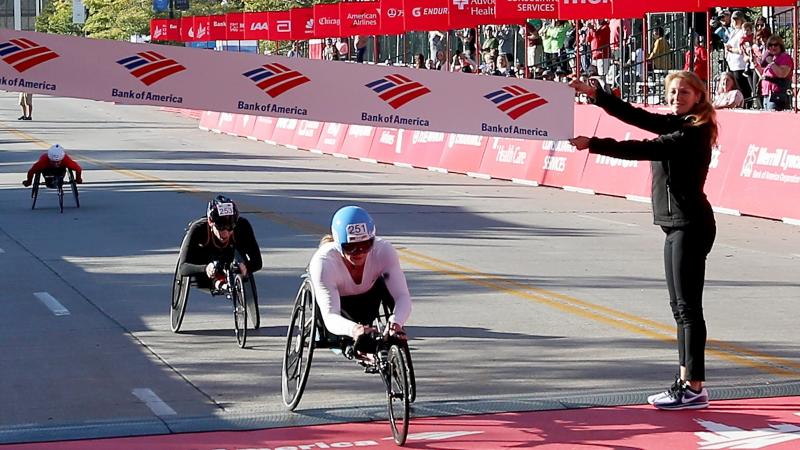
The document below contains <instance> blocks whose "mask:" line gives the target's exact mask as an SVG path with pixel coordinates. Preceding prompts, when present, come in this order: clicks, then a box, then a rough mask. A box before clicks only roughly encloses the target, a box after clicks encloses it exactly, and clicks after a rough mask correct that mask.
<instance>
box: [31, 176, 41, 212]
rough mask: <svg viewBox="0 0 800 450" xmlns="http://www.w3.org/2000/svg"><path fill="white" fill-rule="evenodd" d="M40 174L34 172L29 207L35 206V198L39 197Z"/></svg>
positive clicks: (33, 207)
mask: <svg viewBox="0 0 800 450" xmlns="http://www.w3.org/2000/svg"><path fill="white" fill-rule="evenodd" d="M41 177H42V175H41V174H38V173H37V174H36V177H35V178H34V179H33V187H31V209H35V208H36V199H38V198H39V182H40V180H41Z"/></svg>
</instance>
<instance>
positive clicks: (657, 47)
mask: <svg viewBox="0 0 800 450" xmlns="http://www.w3.org/2000/svg"><path fill="white" fill-rule="evenodd" d="M669 52H670V48H669V43H668V42H667V40H666V39H665V38H664V28H662V27H655V28H653V47H652V48H651V50H650V54H649V55H647V61H649V62H650V63H651V64H652V66H653V68H654V69H657V70H669V69H670V68H671V67H670V63H669Z"/></svg>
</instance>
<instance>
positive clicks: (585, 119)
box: [527, 105, 604, 187]
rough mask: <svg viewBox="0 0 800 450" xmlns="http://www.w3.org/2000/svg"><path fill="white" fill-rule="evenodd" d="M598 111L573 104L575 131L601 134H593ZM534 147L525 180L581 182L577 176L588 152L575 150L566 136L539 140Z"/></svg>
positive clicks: (546, 183)
mask: <svg viewBox="0 0 800 450" xmlns="http://www.w3.org/2000/svg"><path fill="white" fill-rule="evenodd" d="M601 115H603V110H602V109H600V108H596V107H593V106H585V105H575V135H576V136H595V135H597V136H604V135H603V134H602V133H601V134H597V133H598V131H597V125H598V122H599V120H600V116H601ZM534 148H535V149H536V152H535V153H534V155H533V159H534V161H533V164H532V165H531V169H532V172H530V173H529V174H528V178H527V179H528V180H533V181H536V182H537V183H539V184H541V185H544V186H556V187H563V186H576V187H579V186H582V184H581V177H582V175H583V171H584V167H585V166H586V161H587V159H588V158H591V157H592V155H590V154H589V152H587V151H578V150H577V149H576V148H575V147H573V146H572V145H570V143H569V142H568V141H566V140H558V141H556V140H553V141H539V142H538V143H534Z"/></svg>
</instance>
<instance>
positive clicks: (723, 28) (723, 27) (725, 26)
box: [714, 10, 732, 45]
mask: <svg viewBox="0 0 800 450" xmlns="http://www.w3.org/2000/svg"><path fill="white" fill-rule="evenodd" d="M718 25H719V26H717V28H716V29H715V30H714V34H716V35H717V36H718V37H719V39H720V42H721V43H722V45H725V44H727V43H728V38H730V35H731V31H732V30H731V12H730V11H728V10H725V11H723V12H722V13H721V15H720V16H719V22H718Z"/></svg>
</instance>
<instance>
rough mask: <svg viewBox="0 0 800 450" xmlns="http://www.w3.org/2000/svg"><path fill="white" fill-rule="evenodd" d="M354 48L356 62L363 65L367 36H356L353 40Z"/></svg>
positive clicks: (367, 42)
mask: <svg viewBox="0 0 800 450" xmlns="http://www.w3.org/2000/svg"><path fill="white" fill-rule="evenodd" d="M354 39H355V47H356V62H357V63H359V64H360V63H363V62H364V55H365V54H366V53H367V44H369V35H364V34H361V35H358V36H356V37H355V38H354Z"/></svg>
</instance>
